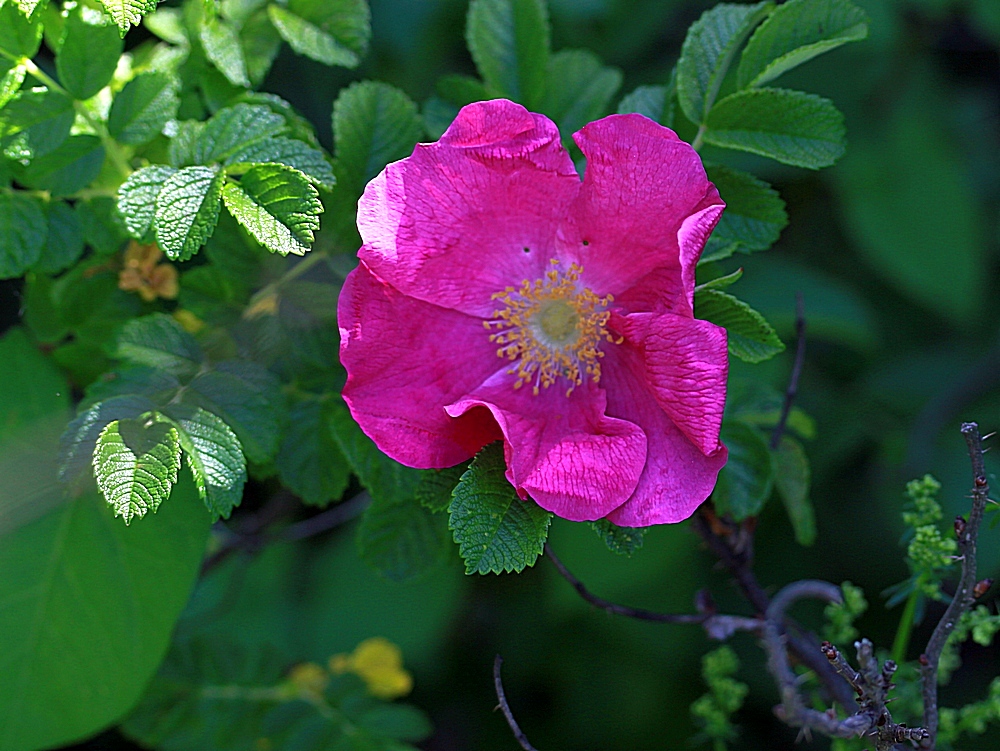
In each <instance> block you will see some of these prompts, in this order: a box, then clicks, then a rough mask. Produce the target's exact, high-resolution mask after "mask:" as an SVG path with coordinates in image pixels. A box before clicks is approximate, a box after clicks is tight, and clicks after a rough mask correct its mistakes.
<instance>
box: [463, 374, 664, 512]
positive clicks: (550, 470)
mask: <svg viewBox="0 0 1000 751" xmlns="http://www.w3.org/2000/svg"><path fill="white" fill-rule="evenodd" d="M512 381H513V379H512V378H511V377H510V376H509V375H507V374H506V373H505V372H502V371H501V372H500V373H498V374H497V375H496V376H495V377H494V378H492V379H490V380H489V381H487V382H486V383H484V384H483V385H482V386H481V387H480V388H478V389H476V390H475V391H474V392H473V393H471V394H469V395H468V396H467V397H465V398H463V399H460V400H458V401H456V402H455V403H454V404H452V405H449V406H448V408H447V410H448V414H450V415H455V416H458V415H463V414H467V413H468V411H469V410H471V409H475V408H477V407H486V408H487V409H489V410H490V412H491V413H492V414H493V417H494V418H495V419H496V421H497V423H498V424H499V426H500V430H501V431H502V432H503V436H504V454H505V456H506V459H507V479H508V480H510V482H511V484H512V485H513V486H514V487H515V488H516V489H517V492H518V494H519V495H520V496H521V497H522V498H524V497H526V496H531V497H532V498H533V499H534V500H535V501H536V502H537V503H538V505H539V506H541V507H542V508H545V509H548V510H549V511H551V512H552V513H554V514H556V515H557V516H560V517H562V518H564V519H570V520H571V521H588V520H594V519H600V518H602V517H604V516H606V515H607V514H608V513H609V512H611V511H612V510H613V509H615V508H617V507H618V506H620V505H621V504H622V503H623V502H624V501H625V499H626V498H628V497H629V496H630V495H632V492H633V490H634V489H635V486H636V483H637V482H638V480H639V476H640V474H641V473H642V468H643V464H644V463H645V461H646V437H645V436H644V435H643V433H642V431H641V430H639V428H637V427H636V426H635V425H633V424H631V423H629V422H627V421H625V420H618V419H615V418H611V417H608V416H606V415H605V414H604V408H605V396H604V393H603V391H602V390H601V389H600V388H598V387H597V386H596V385H594V384H592V383H588V384H584V385H583V386H580V387H578V388H576V389H575V390H574V391H573V393H572V394H570V395H569V396H566V394H565V392H561V391H559V390H558V389H557V388H556V387H552V388H549V389H547V390H545V391H543V392H542V393H541V394H538V395H537V396H536V395H534V394H532V393H531V391H530V390H528V389H518V390H515V389H514V388H513V386H512Z"/></svg>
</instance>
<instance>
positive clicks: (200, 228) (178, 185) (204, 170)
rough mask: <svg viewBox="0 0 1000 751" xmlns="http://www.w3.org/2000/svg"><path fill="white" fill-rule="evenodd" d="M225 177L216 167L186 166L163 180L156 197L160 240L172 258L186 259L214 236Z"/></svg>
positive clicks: (156, 214) (174, 259) (158, 237)
mask: <svg viewBox="0 0 1000 751" xmlns="http://www.w3.org/2000/svg"><path fill="white" fill-rule="evenodd" d="M223 178H224V173H223V172H222V171H221V170H218V169H213V168H212V167H185V168H184V169H182V170H180V171H179V172H176V173H175V174H173V175H171V176H170V177H168V178H167V180H166V181H165V182H164V183H163V187H162V188H161V189H160V192H159V194H157V196H156V212H155V215H154V216H155V218H154V221H155V230H156V242H157V244H158V245H159V246H160V248H161V249H162V250H163V252H164V253H166V254H167V257H168V258H170V259H171V260H172V261H186V260H187V259H188V258H190V257H191V256H193V255H194V254H195V253H197V252H198V249H199V248H200V247H201V246H202V245H204V244H205V241H206V240H208V238H209V237H211V236H212V231H213V230H214V229H215V224H216V222H218V221H219V199H220V198H221V194H222V182H223Z"/></svg>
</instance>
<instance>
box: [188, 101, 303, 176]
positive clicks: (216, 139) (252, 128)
mask: <svg viewBox="0 0 1000 751" xmlns="http://www.w3.org/2000/svg"><path fill="white" fill-rule="evenodd" d="M285 127H286V126H285V118H283V117H282V116H281V115H278V114H276V113H274V112H272V111H271V109H270V108H269V107H266V106H264V105H261V104H242V103H240V104H237V105H234V106H232V107H226V108H225V109H221V110H219V111H218V112H216V113H215V115H214V116H213V117H212V119H211V120H209V121H208V122H207V123H205V126H204V128H197V129H196V130H195V131H194V136H195V138H194V149H193V154H192V155H193V159H194V163H196V164H211V163H213V162H225V161H226V160H227V159H229V158H230V157H231V156H232V155H233V154H235V153H236V152H237V151H239V150H241V149H245V148H247V147H249V146H252V145H253V144H255V143H257V142H259V141H263V140H264V139H265V138H269V137H271V136H274V135H277V134H278V133H280V132H281V131H283V130H285ZM175 166H180V165H179V164H175Z"/></svg>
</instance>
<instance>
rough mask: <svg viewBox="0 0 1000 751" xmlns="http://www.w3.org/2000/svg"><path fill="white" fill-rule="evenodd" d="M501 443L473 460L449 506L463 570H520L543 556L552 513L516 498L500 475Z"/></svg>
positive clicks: (490, 447) (504, 478) (502, 471)
mask: <svg viewBox="0 0 1000 751" xmlns="http://www.w3.org/2000/svg"><path fill="white" fill-rule="evenodd" d="M505 471H506V464H505V462H504V459H503V446H502V445H501V444H500V443H491V444H490V445H489V446H487V447H486V448H484V449H483V450H482V451H480V452H479V454H477V455H476V458H475V459H473V460H472V464H471V465H469V469H468V470H466V472H465V474H463V475H462V479H461V481H460V482H459V484H458V486H457V487H456V488H455V492H454V494H453V497H452V502H451V505H450V506H449V507H448V513H449V515H450V519H449V521H448V527H449V528H450V529H451V530H452V534H453V536H454V538H455V542H456V543H458V546H459V553H460V554H461V556H462V558H463V559H464V560H465V573H467V574H487V573H494V574H499V573H502V572H508V573H509V572H511V571H517V572H520V571H523V570H524V569H525V568H526V567H527V566H531V565H534V563H535V561H536V560H537V558H538V556H540V555H541V554H542V549H543V547H544V546H545V539H546V537H547V536H548V533H549V524H550V523H551V521H552V514H550V513H549V512H548V511H545V510H544V509H542V508H540V507H539V506H538V505H537V504H536V503H535V502H534V501H532V500H530V499H524V500H522V499H520V498H518V496H517V493H516V492H515V491H514V488H513V487H512V486H511V484H510V482H508V480H507V478H506V477H505V476H504V473H505Z"/></svg>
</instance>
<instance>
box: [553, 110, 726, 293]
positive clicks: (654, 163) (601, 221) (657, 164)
mask: <svg viewBox="0 0 1000 751" xmlns="http://www.w3.org/2000/svg"><path fill="white" fill-rule="evenodd" d="M573 138H574V139H575V140H576V142H577V144H578V145H579V146H580V148H581V149H582V151H583V153H584V155H585V156H586V157H587V169H586V172H585V173H584V180H583V188H582V190H581V191H580V195H579V197H578V198H577V200H576V201H575V202H574V203H573V205H572V207H571V209H570V214H571V216H572V218H573V221H572V224H574V225H575V231H576V232H578V233H579V240H578V243H577V244H574V243H572V238H571V237H570V234H571V230H570V229H567V230H566V231H565V234H566V235H567V240H568V241H570V244H571V245H572V247H574V248H576V249H577V250H578V261H579V263H580V265H581V266H583V269H584V277H583V278H584V281H585V283H586V284H587V286H589V287H591V288H592V289H594V290H595V291H598V292H599V294H602V295H604V294H607V293H609V292H610V293H612V294H614V295H615V296H616V297H618V298H619V302H620V303H621V302H622V300H624V299H627V298H626V297H624V295H625V293H627V292H628V291H629V290H630V289H632V288H633V287H634V286H635V285H636V284H637V283H639V282H640V281H641V280H643V279H644V278H646V277H647V276H648V275H649V274H650V273H651V272H653V271H654V270H656V269H667V270H671V271H672V272H673V275H674V278H673V281H672V283H671V280H670V275H663V274H662V273H661V275H660V277H658V278H656V279H655V281H656V283H657V284H658V285H662V292H663V295H664V296H665V298H666V302H667V304H668V306H673V307H682V306H683V305H684V302H683V301H684V300H686V301H687V305H686V307H687V308H688V309H690V307H691V295H690V292H685V291H684V290H685V288H686V287H688V286H690V285H693V283H694V276H693V274H694V266H695V264H697V261H698V257H699V256H700V255H701V251H702V248H703V246H704V242H705V240H706V239H707V237H708V234H709V233H710V232H711V230H712V228H713V227H714V226H715V223H716V222H717V221H718V219H719V215H720V214H721V213H722V209H723V208H724V204H723V203H722V200H721V199H720V198H719V193H718V191H717V190H716V189H715V186H713V185H712V183H710V182H709V181H708V178H707V177H706V176H705V169H704V167H703V166H702V164H701V159H700V158H699V157H698V154H697V153H696V152H695V151H694V149H692V148H691V146H690V145H688V144H686V143H684V142H683V141H681V140H680V139H678V138H677V135H676V134H675V133H674V132H673V131H672V130H670V129H669V128H664V127H663V126H661V125H657V124H656V123H654V122H653V121H652V120H650V119H649V118H646V117H643V116H642V115H634V114H633V115H612V116H610V117H605V118H603V119H601V120H598V121H596V122H593V123H590V124H589V125H587V126H586V127H584V128H583V129H582V130H580V131H579V132H577V133H576V134H575V135H574V136H573ZM584 242H585V243H586V245H584V244H583V243H584ZM638 298H639V299H640V300H646V301H647V303H648V301H649V299H650V296H649V295H648V294H646V295H639V296H638ZM653 299H655V295H654V296H653ZM678 312H681V311H680V310H678ZM689 312H690V311H689Z"/></svg>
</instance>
